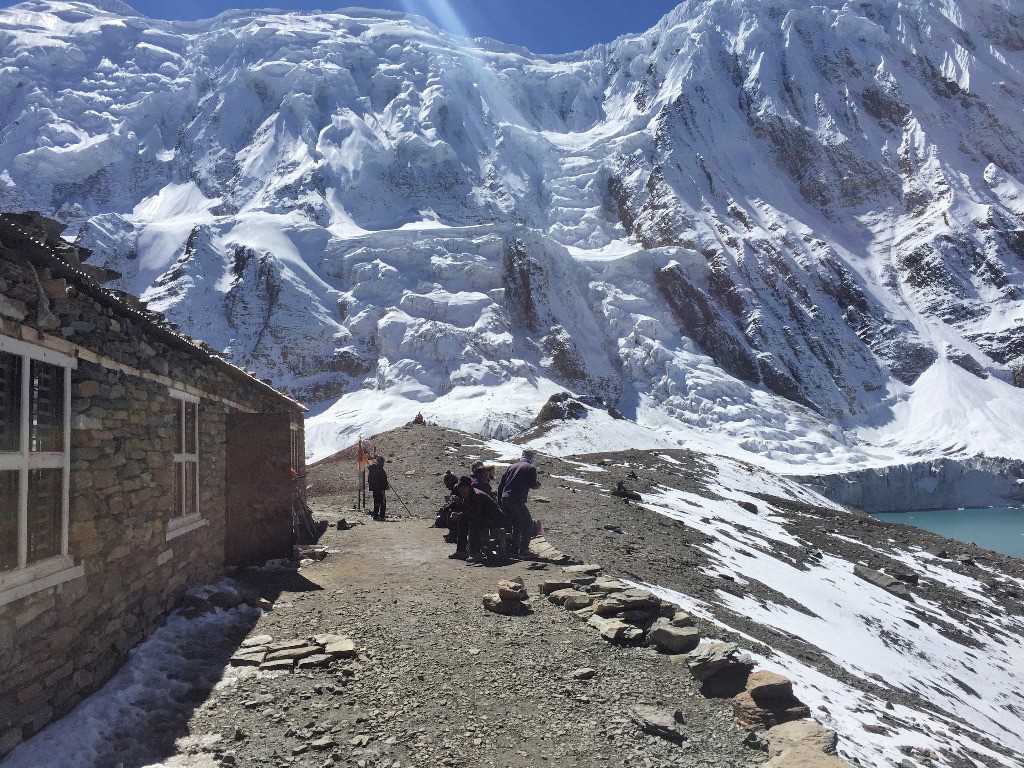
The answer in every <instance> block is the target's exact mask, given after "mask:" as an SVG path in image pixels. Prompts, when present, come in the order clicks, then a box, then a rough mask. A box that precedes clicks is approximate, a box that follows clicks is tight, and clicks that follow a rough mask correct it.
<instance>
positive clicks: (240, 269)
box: [0, 0, 1024, 463]
mask: <svg viewBox="0 0 1024 768" xmlns="http://www.w3.org/2000/svg"><path fill="white" fill-rule="evenodd" d="M104 9H105V10H104ZM1021 29H1024V13H1021V12H1019V11H1018V10H1017V9H1016V8H1015V6H1013V5H1012V4H1011V5H1008V6H1000V5H997V4H990V3H986V2H980V0H960V2H947V3H944V4H942V5H940V6H939V5H934V4H931V3H927V2H924V1H923V0H886V1H885V2H879V3H871V4H865V5H856V6H854V5H850V4H846V3H841V2H832V1H831V0H830V1H829V2H823V3H820V4H817V5H815V6H813V7H809V6H806V4H803V3H796V2H792V1H789V2H783V1H782V0H770V1H769V2H749V1H747V0H706V1H705V2H686V3H684V4H682V5H680V6H679V7H678V8H677V9H676V10H674V11H673V12H672V13H670V14H669V15H668V16H666V17H665V18H664V19H663V20H662V22H660V23H659V24H658V25H657V27H655V28H654V29H652V30H651V31H650V32H648V33H645V34H642V35H637V36H632V37H625V38H621V39H619V40H617V41H615V42H613V43H610V44H608V45H604V46H597V47H595V48H593V49H591V50H589V51H586V52H582V53H579V54H573V55H570V56H562V57H551V56H534V55H532V54H530V53H529V52H527V51H525V50H522V49H516V48H511V47H509V46H504V45H501V44H499V43H492V42H487V41H474V42H472V43H467V42H466V41H462V40H458V39H455V38H453V37H451V36H449V35H448V34H446V33H444V32H441V31H439V30H437V29H436V28H433V27H431V26H430V25H429V24H427V23H426V22H424V21H423V20H421V19H409V18H405V17H404V16H401V15H395V14H386V13H375V14H370V13H368V12H355V11H349V12H345V13H336V14H318V15H316V16H315V17H314V16H302V15H298V14H263V15H260V14H252V13H247V12H231V13H228V14H224V15H222V16H220V17H218V18H217V19H216V20H213V21H211V22H208V23H202V24H185V23H173V24H172V23H168V22H160V21H154V20H151V19H146V18H144V17H140V16H138V15H136V14H134V13H132V12H131V11H130V9H127V8H126V7H125V6H123V5H121V4H109V3H108V4H104V5H103V6H102V8H96V7H94V6H91V5H86V4H84V3H78V2H51V1H44V0H35V1H33V2H28V3H24V4H22V5H19V6H16V7H15V8H13V9H7V10H4V11H2V12H0V67H4V68H5V70H4V71H6V72H7V75H6V76H4V77H2V78H0V124H2V125H3V126H4V128H3V130H2V131H0V167H2V168H4V169H5V171H4V172H3V173H2V174H0V207H3V208H18V209H25V208H36V209H40V210H42V211H44V212H46V213H47V214H49V215H52V216H56V217H59V218H62V219H64V220H66V221H69V222H70V223H71V224H72V228H71V230H69V236H71V237H73V238H75V239H76V240H77V241H78V242H79V243H80V244H81V245H84V246H87V247H90V248H93V249H94V251H95V257H94V258H95V259H96V260H97V261H100V262H102V263H103V264H104V265H106V266H109V267H111V268H113V269H116V270H117V271H119V272H121V273H122V274H124V275H125V277H124V279H123V282H122V285H121V286H120V287H123V288H125V289H129V290H133V291H135V292H138V293H141V294H143V296H144V297H145V298H146V299H147V300H148V301H149V302H150V304H151V306H154V307H155V308H158V309H161V310H163V311H165V312H166V313H167V314H168V315H169V316H170V318H171V319H172V320H174V321H175V322H178V323H180V324H181V326H182V327H183V328H184V329H185V330H187V331H189V332H191V333H193V334H194V335H197V336H199V337H201V338H204V339H205V340H207V341H208V342H210V343H211V344H212V345H213V346H215V347H217V348H219V349H221V350H224V351H227V352H228V353H230V355H231V356H232V358H233V359H234V360H235V361H236V362H238V363H240V364H243V365H245V366H247V367H250V368H253V369H255V370H257V371H258V372H260V373H261V374H262V375H266V376H270V377H272V378H273V379H274V380H275V382H276V383H278V384H279V385H281V386H284V387H286V388H288V389H290V390H291V391H292V392H294V393H296V394H297V395H299V396H300V397H303V398H306V399H307V400H310V401H313V402H321V403H323V405H322V406H321V408H320V410H321V411H323V412H324V413H327V414H330V415H328V416H324V417H323V418H324V419H325V421H324V429H323V430H322V431H321V434H322V435H323V440H324V441H325V442H326V443H330V442H332V441H336V440H342V439H344V435H346V434H348V433H349V432H351V431H352V430H353V429H355V428H356V424H357V422H358V421H359V420H360V419H364V418H365V415H363V414H362V409H361V407H360V408H354V407H346V406H344V405H343V404H341V403H343V402H345V401H346V399H348V401H351V402H356V401H359V398H360V397H363V396H364V395H365V392H366V391H367V390H372V391H373V392H375V393H377V395H378V401H379V402H385V401H386V402H387V403H388V404H389V407H390V408H391V409H392V412H393V414H394V417H395V419H396V420H398V419H400V420H405V419H407V418H408V415H409V414H408V411H409V410H410V409H412V410H414V411H425V412H427V413H428V414H431V415H432V416H433V417H434V418H437V419H440V420H442V421H447V422H448V423H453V424H454V423H458V424H459V425H460V426H462V427H466V428H480V429H487V430H489V431H491V432H493V433H496V434H508V433H509V432H511V431H514V430H515V429H518V428H522V427H525V426H527V425H528V424H529V423H530V421H531V420H532V418H533V416H534V415H535V414H536V412H537V410H538V409H539V408H540V406H541V405H542V404H543V403H544V402H545V400H546V399H547V397H548V396H549V395H550V394H552V393H554V392H557V391H560V390H562V389H567V390H569V391H571V392H573V393H576V394H577V395H579V396H581V397H585V398H591V399H595V400H598V401H601V402H607V403H609V404H611V405H614V406H615V407H617V408H618V409H619V411H621V412H622V414H623V415H625V416H626V417H627V418H629V419H632V420H633V421H635V422H637V423H638V424H640V425H642V426H644V427H647V428H650V429H654V430H657V431H658V433H659V434H660V435H661V436H662V437H664V435H665V434H673V435H676V436H678V437H679V438H680V439H682V438H685V437H686V436H688V435H691V434H692V433H693V432H694V431H697V432H700V433H704V434H710V435H717V436H719V438H721V439H723V440H725V441H726V442H727V443H728V444H729V445H732V446H734V447H735V449H736V450H739V451H745V452H750V453H754V454H760V455H761V456H764V457H768V458H773V457H778V456H783V455H784V456H787V457H789V458H790V459H791V460H794V461H802V462H819V461H823V460H824V461H835V462H840V463H842V462H846V463H851V462H852V463H856V462H857V461H859V459H858V456H860V455H861V452H862V451H865V450H867V451H886V452H889V453H891V454H892V455H894V456H898V455H905V454H908V453H915V452H916V453H923V454H927V455H929V456H941V455H961V456H962V455H974V454H978V453H981V452H986V451H987V452H990V453H991V452H992V451H996V452H997V453H1000V452H1001V455H1014V454H1013V451H1014V450H1017V447H1019V438H1018V437H1016V436H1015V430H1012V429H1010V428H1009V427H1008V426H1007V425H1006V423H1004V422H1012V421H1013V420H1014V419H1016V418H1017V416H1018V415H1024V398H1022V397H1021V393H1019V392H1018V391H1017V390H1015V389H1014V385H1020V384H1021V382H1022V381H1024V325H1021V324H1020V323H1019V322H1018V321H1019V320H1021V319H1022V318H1024V302H1022V297H1024V293H1022V285H1024V258H1022V257H1024V183H1022V181H1021V180H1020V177H1021V173H1022V169H1024V152H1022V148H1024V144H1022V136H1021V132H1020V129H1019V109H1016V108H1015V107H1014V105H1016V104H1019V103H1020V100H1021V96H1022V95H1024V76H1022V75H1021V74H1020V72H1022V71H1024V52H1022V51H1024V37H1022V36H1021V34H1019V33H1018V31H1019V30H1021ZM926 374H927V375H926ZM500 387H504V388H505V389H504V390H502V391H503V392H509V393H513V394H512V395H510V396H509V397H504V396H499V397H498V398H497V401H496V402H489V403H488V405H487V408H486V412H483V411H482V410H481V409H480V408H479V403H480V401H478V400H474V398H476V397H477V395H478V393H480V392H483V391H485V390H489V391H492V392H494V391H497V390H496V388H500ZM353 398H355V400H353ZM334 401H339V404H338V405H337V406H335V407H329V405H330V403H331V402H334ZM937 401H941V402H943V403H950V402H955V404H956V406H955V407H953V406H947V408H946V410H944V411H943V413H944V414H945V418H946V420H945V422H944V423H945V426H946V429H940V430H938V431H936V430H935V429H931V428H930V429H929V430H927V431H923V432H922V431H921V430H916V429H915V428H914V423H915V419H914V418H913V414H916V413H919V412H920V411H921V410H927V409H928V406H927V404H928V403H934V402H937ZM359 402H362V401H359ZM474 402H475V403H476V405H473V403H474ZM983 403H984V404H987V405H984V406H982V404H983ZM993 403H998V404H999V408H998V410H999V411H1000V415H995V416H994V415H993V408H992V404H993ZM343 412H350V414H352V415H350V416H342V415H341V414H342V413H343ZM473 413H475V414H476V415H471V414H473ZM317 418H320V417H317ZM957 419H961V420H966V421H968V422H971V423H978V424H979V425H982V423H983V422H984V423H985V424H988V429H987V433H988V434H989V437H986V436H985V434H986V429H983V428H982V426H983V425H982V426H979V428H978V429H976V430H971V432H970V433H969V434H968V435H967V436H965V437H963V436H959V435H958V433H957V429H958V428H959V425H958V424H957V423H956V422H957ZM395 423H399V422H398V421H396V422H395ZM382 426H383V423H382ZM387 426H393V424H390V423H388V424H387ZM313 433H314V434H315V433H316V430H313ZM795 435H796V436H797V437H799V438H801V439H796V440H795V439H794V436H795ZM951 435H952V436H951ZM803 438H806V439H803ZM1007 438H1009V442H1007ZM1015 446H1016V447H1015ZM1018 453H1019V451H1018Z"/></svg>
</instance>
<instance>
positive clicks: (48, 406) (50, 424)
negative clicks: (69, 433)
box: [29, 360, 64, 451]
mask: <svg viewBox="0 0 1024 768" xmlns="http://www.w3.org/2000/svg"><path fill="white" fill-rule="evenodd" d="M31 366H32V367H31V369H30V374H29V376H30V385H29V389H30V395H29V396H30V398H31V405H32V410H31V413H30V414H29V426H30V431H31V434H30V436H29V444H30V450H32V451H63V450H64V369H63V368H61V367H60V366H59V365H50V364H49V363H43V362H40V361H39V360H32V361H31Z"/></svg>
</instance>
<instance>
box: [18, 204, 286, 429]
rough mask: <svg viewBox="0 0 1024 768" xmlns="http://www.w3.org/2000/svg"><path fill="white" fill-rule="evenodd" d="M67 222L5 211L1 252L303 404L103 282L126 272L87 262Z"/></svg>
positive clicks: (171, 342)
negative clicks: (68, 237)
mask: <svg viewBox="0 0 1024 768" xmlns="http://www.w3.org/2000/svg"><path fill="white" fill-rule="evenodd" d="M65 228H66V227H65V225H64V224H62V223H61V222H59V221H56V220H54V219H49V218H47V217H45V216H43V215H42V214H40V213H39V212H38V211H28V212H25V213H0V257H5V258H10V257H11V255H12V254H15V255H20V256H23V257H24V258H26V259H28V261H29V262H30V263H31V265H32V266H34V267H38V268H42V269H48V270H49V271H50V274H51V275H52V276H53V277H58V278H61V279H63V280H66V281H67V282H68V283H70V284H71V285H73V286H74V287H75V288H76V289H77V290H79V291H81V292H82V293H84V294H86V295H87V296H89V297H90V298H92V299H95V300H96V301H97V302H99V303H100V304H102V305H104V306H106V307H110V308H111V309H112V310H114V311H115V312H116V313H118V314H120V315H121V316H122V317H124V318H127V319H130V320H132V321H134V322H136V323H138V324H139V325H140V326H142V327H143V328H144V329H146V330H147V331H148V332H149V333H151V334H152V335H153V336H154V337H156V338H158V339H159V340H160V341H162V342H164V343H166V344H167V345H168V346H170V347H172V348H174V349H177V350H180V351H183V352H186V353H188V354H190V355H193V356H194V357H196V358H199V359H201V360H202V361H204V362H208V363H212V364H214V365H216V366H218V367H220V368H221V369H222V370H224V372H225V373H227V374H228V375H229V376H232V377H234V378H236V379H244V380H245V381H246V382H247V383H249V384H253V385H255V386H257V387H260V388H262V389H264V390H266V391H268V392H269V393H272V394H274V395H276V396H277V397H279V398H281V399H283V400H285V401H287V402H288V403H289V404H290V405H291V406H292V407H294V408H296V409H298V410H303V411H305V410H306V407H305V406H304V405H302V404H301V403H299V402H297V401H296V400H293V399H292V398H290V397H288V395H285V394H283V393H281V392H279V391H278V390H276V389H274V387H272V386H271V385H270V384H269V383H268V382H267V381H264V380H263V379H260V378H258V377H257V376H255V375H254V374H252V373H249V372H248V371H246V370H244V369H242V368H240V367H238V366H237V365H235V364H234V363H232V362H231V361H229V360H228V359H227V358H225V357H224V356H223V355H222V354H221V353H220V352H218V351H217V350H215V349H213V348H212V347H210V346H209V345H207V344H206V343H205V342H203V341H199V340H197V339H193V338H191V337H190V336H187V335H185V334H183V333H180V332H179V331H178V330H177V325H175V324H174V323H172V322H170V321H168V320H167V318H166V317H164V316H163V314H161V313H160V312H156V311H154V310H151V309H147V308H146V305H145V302H143V301H142V300H141V299H139V298H138V297H136V296H134V295H132V294H130V293H127V292H125V291H117V290H112V289H109V288H104V287H103V283H105V282H107V281H109V280H114V279H117V278H119V277H121V275H120V274H119V273H117V272H115V271H113V270H110V269H106V268H104V267H97V266H94V265H92V264H87V263H85V262H86V259H88V258H89V256H90V255H91V251H89V250H88V249H86V248H79V247H77V246H75V245H73V244H72V243H69V242H67V241H66V240H64V239H63V238H61V237H60V233H61V232H63V231H64V229H65Z"/></svg>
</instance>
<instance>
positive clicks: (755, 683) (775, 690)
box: [747, 669, 793, 702]
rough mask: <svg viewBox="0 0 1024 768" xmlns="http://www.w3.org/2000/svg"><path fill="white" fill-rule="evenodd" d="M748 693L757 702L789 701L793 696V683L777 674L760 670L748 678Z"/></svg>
mask: <svg viewBox="0 0 1024 768" xmlns="http://www.w3.org/2000/svg"><path fill="white" fill-rule="evenodd" d="M747 693H749V694H750V695H751V696H753V697H754V701H757V702H762V701H764V702H771V701H775V700H779V699H789V698H791V697H792V696H793V681H792V680H790V679H789V678H788V677H783V676H782V675H780V674H778V673H776V672H769V671H768V670H767V669H759V670H757V671H756V672H754V673H752V674H751V675H750V677H748V678H747Z"/></svg>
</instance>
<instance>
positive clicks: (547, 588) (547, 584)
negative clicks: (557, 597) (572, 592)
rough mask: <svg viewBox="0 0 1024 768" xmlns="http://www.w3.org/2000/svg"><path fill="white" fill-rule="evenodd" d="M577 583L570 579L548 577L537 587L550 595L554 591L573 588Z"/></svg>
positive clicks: (539, 590) (541, 591) (543, 593)
mask: <svg viewBox="0 0 1024 768" xmlns="http://www.w3.org/2000/svg"><path fill="white" fill-rule="evenodd" d="M574 586H575V585H574V584H573V583H572V582H571V581H569V580H568V579H547V580H546V581H542V582H541V583H540V586H539V587H537V591H538V592H540V593H541V594H542V595H550V594H551V593H552V592H558V591H559V590H562V589H572V588H573V587H574Z"/></svg>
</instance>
